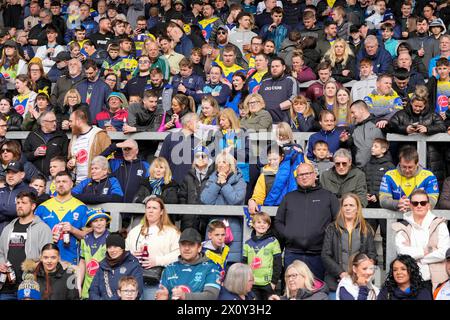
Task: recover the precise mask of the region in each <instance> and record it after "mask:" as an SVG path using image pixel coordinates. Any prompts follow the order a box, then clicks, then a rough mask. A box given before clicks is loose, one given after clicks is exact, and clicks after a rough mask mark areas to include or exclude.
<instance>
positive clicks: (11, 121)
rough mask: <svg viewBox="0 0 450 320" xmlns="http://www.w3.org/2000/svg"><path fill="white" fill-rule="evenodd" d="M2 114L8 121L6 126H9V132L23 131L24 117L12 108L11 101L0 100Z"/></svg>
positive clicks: (7, 99) (6, 99) (4, 98)
mask: <svg viewBox="0 0 450 320" xmlns="http://www.w3.org/2000/svg"><path fill="white" fill-rule="evenodd" d="M0 113H1V114H3V115H4V116H5V117H6V119H7V120H6V125H7V126H8V131H21V130H22V129H21V126H22V122H23V117H22V116H21V115H20V114H18V113H17V111H16V109H14V108H13V107H12V101H11V99H9V98H6V97H3V98H1V99H0Z"/></svg>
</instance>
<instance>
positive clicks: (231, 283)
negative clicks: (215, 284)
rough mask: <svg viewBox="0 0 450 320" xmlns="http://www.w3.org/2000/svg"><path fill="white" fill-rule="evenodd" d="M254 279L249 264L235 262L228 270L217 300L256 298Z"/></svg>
mask: <svg viewBox="0 0 450 320" xmlns="http://www.w3.org/2000/svg"><path fill="white" fill-rule="evenodd" d="M254 281H255V279H254V277H253V272H252V269H251V268H250V266H249V265H247V264H243V263H239V262H238V263H234V264H233V265H232V266H231V267H230V268H229V269H228V271H227V274H226V277H225V281H224V282H223V286H222V288H221V289H220V294H219V297H218V298H217V300H255V294H254V293H253V291H252V287H253V283H254Z"/></svg>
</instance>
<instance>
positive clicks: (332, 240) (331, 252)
mask: <svg viewBox="0 0 450 320" xmlns="http://www.w3.org/2000/svg"><path fill="white" fill-rule="evenodd" d="M367 227H368V230H367V235H364V234H363V233H362V232H361V225H360V224H359V223H358V225H356V226H355V228H354V229H353V230H352V232H351V234H349V232H348V230H347V229H346V228H345V226H344V225H343V223H342V221H339V228H336V225H335V223H334V222H332V223H330V224H329V225H328V227H327V230H326V232H325V239H324V241H323V247H322V262H323V266H324V268H325V282H326V283H327V285H328V287H329V288H330V290H333V291H336V289H337V285H338V282H339V280H340V277H339V275H340V274H341V273H342V272H347V268H348V263H349V261H348V260H349V258H350V257H351V256H352V255H353V254H356V253H365V254H367V256H368V257H369V258H371V259H373V260H374V261H376V260H377V250H376V248H375V241H374V233H373V231H372V229H371V228H369V225H368V224H367Z"/></svg>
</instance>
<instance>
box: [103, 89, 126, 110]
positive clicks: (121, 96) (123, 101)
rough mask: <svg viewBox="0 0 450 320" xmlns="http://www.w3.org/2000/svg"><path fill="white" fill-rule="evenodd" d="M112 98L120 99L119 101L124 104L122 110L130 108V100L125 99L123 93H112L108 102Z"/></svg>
mask: <svg viewBox="0 0 450 320" xmlns="http://www.w3.org/2000/svg"><path fill="white" fill-rule="evenodd" d="M112 97H116V98H119V100H120V101H121V102H122V105H121V107H122V108H127V107H128V100H127V98H126V97H125V95H124V94H123V93H121V92H116V91H114V92H111V93H110V94H109V96H108V99H107V101H109V99H111V98H112Z"/></svg>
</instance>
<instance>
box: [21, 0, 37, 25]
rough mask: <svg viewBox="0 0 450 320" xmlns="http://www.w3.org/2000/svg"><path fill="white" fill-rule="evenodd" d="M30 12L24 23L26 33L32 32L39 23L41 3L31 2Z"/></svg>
mask: <svg viewBox="0 0 450 320" xmlns="http://www.w3.org/2000/svg"><path fill="white" fill-rule="evenodd" d="M29 10H30V15H29V16H28V17H26V18H25V19H24V21H23V24H24V27H25V31H30V30H31V29H32V28H34V26H35V25H37V24H38V23H39V11H40V10H41V8H40V6H39V2H38V1H34V0H33V1H31V2H30V7H29Z"/></svg>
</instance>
